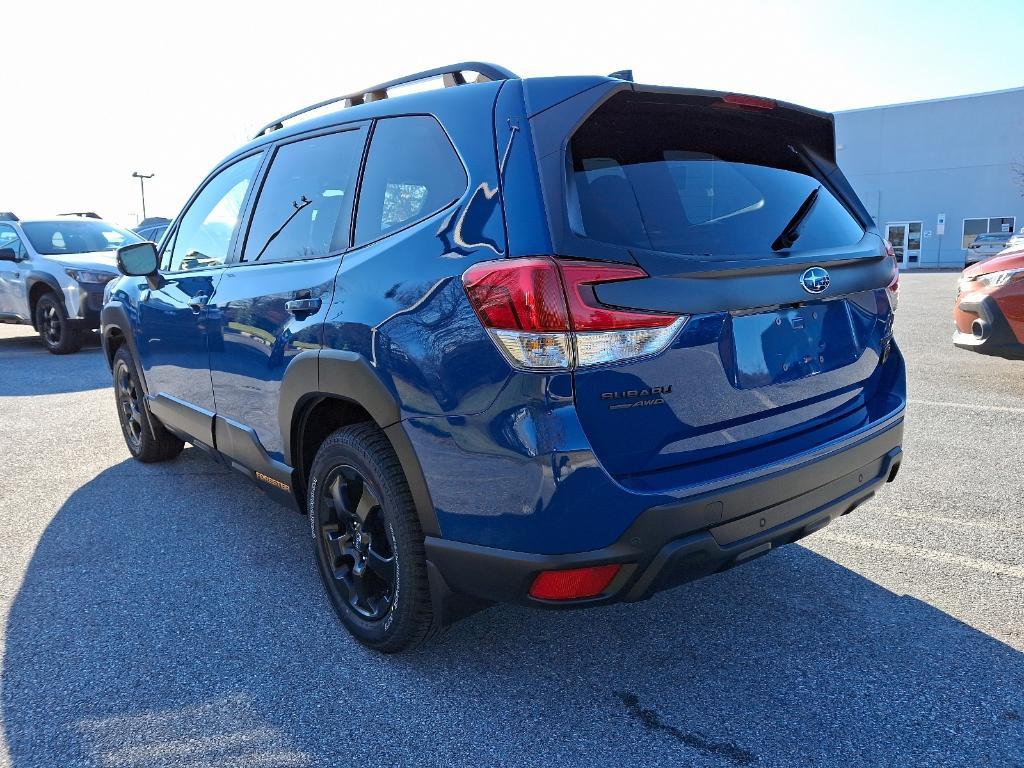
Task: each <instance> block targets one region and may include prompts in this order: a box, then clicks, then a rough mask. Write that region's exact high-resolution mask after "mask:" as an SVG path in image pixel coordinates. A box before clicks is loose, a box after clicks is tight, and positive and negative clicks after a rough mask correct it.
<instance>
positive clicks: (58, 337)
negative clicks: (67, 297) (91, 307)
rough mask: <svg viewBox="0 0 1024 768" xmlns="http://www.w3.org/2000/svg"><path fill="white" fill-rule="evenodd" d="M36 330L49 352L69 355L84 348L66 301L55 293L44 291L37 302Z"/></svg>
mask: <svg viewBox="0 0 1024 768" xmlns="http://www.w3.org/2000/svg"><path fill="white" fill-rule="evenodd" d="M35 320H36V330H37V331H39V338H40V339H42V341H43V344H44V345H45V346H46V349H47V351H48V352H52V353H53V354H55V355H67V354H70V353H72V352H77V351H78V350H79V349H81V348H82V340H81V337H80V334H79V333H78V329H77V328H75V327H74V326H73V325H72V324H71V321H70V320H69V319H68V313H67V311H66V310H65V309H64V302H63V300H62V298H61V297H60V296H58V295H57V294H55V293H52V292H49V293H44V294H43V295H42V296H40V297H39V301H38V302H36V316H35Z"/></svg>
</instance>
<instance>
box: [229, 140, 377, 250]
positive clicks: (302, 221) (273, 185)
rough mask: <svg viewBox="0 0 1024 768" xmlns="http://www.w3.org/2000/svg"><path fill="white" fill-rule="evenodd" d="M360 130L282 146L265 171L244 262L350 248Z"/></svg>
mask: <svg viewBox="0 0 1024 768" xmlns="http://www.w3.org/2000/svg"><path fill="white" fill-rule="evenodd" d="M364 137H365V134H364V131H363V129H362V128H357V129H353V130H347V131H342V132H340V133H331V134H327V135H325V136H316V137H314V138H311V139H303V140H301V141H295V142H292V143H290V144H285V145H283V146H281V147H280V148H279V149H278V150H277V153H276V154H275V155H274V160H273V162H272V164H271V166H270V170H269V171H268V172H267V176H266V179H265V181H264V182H263V188H262V189H261V190H260V195H259V199H258V200H257V202H256V209H255V212H254V213H253V216H252V223H251V224H250V226H249V236H248V237H247V238H246V241H245V250H244V252H243V255H242V261H259V262H271V261H291V260H295V259H313V258H317V257H319V256H326V255H327V254H329V253H336V252H338V251H341V250H344V249H345V248H347V247H348V237H349V224H350V222H351V213H352V193H353V189H354V187H355V177H356V171H357V169H358V167H359V159H360V156H361V155H362V150H363V142H364Z"/></svg>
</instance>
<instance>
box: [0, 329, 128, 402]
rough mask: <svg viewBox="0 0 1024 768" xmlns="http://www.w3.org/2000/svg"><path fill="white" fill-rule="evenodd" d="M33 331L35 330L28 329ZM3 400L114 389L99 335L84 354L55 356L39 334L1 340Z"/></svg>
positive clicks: (91, 336) (0, 389) (85, 347)
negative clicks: (45, 345)
mask: <svg viewBox="0 0 1024 768" xmlns="http://www.w3.org/2000/svg"><path fill="white" fill-rule="evenodd" d="M28 330H29V331H31V328H29V329H28ZM0 371H2V372H0V397H29V396H32V395H58V394H67V393H71V392H84V391H87V390H90V389H101V388H103V387H109V386H110V370H109V369H108V368H107V364H106V361H105V360H104V359H103V350H102V348H101V346H100V337H99V334H96V333H93V334H89V335H88V337H87V340H86V342H85V344H84V345H83V346H82V349H81V351H80V352H75V353H74V354H71V355H52V354H50V353H49V352H47V351H46V348H45V347H44V346H43V342H42V341H40V339H39V336H37V335H35V334H31V335H30V334H28V333H26V334H25V335H19V336H0Z"/></svg>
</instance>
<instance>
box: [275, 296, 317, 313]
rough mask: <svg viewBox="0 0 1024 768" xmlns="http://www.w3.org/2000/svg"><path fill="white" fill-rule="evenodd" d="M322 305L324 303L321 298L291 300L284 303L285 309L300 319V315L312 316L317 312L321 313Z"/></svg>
mask: <svg viewBox="0 0 1024 768" xmlns="http://www.w3.org/2000/svg"><path fill="white" fill-rule="evenodd" d="M322 305H323V302H322V301H321V300H320V299H319V298H315V299H310V298H306V299H291V300H290V301H286V302H285V303H284V308H285V309H287V310H288V311H289V312H291V313H292V314H293V315H295V316H296V317H298V316H299V315H312V314H314V313H315V312H319V311H320V307H321V306H322Z"/></svg>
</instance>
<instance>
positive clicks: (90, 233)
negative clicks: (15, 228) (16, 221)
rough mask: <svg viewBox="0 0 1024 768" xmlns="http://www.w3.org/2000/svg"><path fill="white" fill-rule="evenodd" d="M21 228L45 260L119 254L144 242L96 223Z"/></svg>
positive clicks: (83, 221)
mask: <svg viewBox="0 0 1024 768" xmlns="http://www.w3.org/2000/svg"><path fill="white" fill-rule="evenodd" d="M21 228H22V230H24V232H25V236H26V237H27V238H28V240H29V242H30V243H32V247H33V248H34V249H35V251H36V253H41V254H43V255H45V256H58V255H61V254H69V253H96V252H97V251H116V250H117V249H118V248H120V247H121V246H122V245H129V244H131V243H141V242H142V238H140V237H139V236H138V235H136V234H134V233H132V232H129V231H127V230H124V229H120V228H118V227H115V226H113V225H111V224H108V223H107V222H105V221H97V220H96V219H67V220H63V219H61V220H57V221H26V222H22V225H21Z"/></svg>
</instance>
